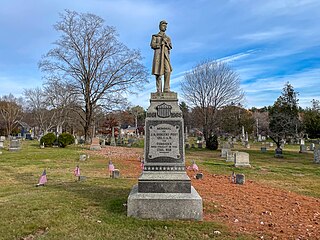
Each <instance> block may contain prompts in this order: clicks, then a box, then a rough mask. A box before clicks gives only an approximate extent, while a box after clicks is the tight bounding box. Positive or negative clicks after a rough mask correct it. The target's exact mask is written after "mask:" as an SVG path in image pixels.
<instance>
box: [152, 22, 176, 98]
mask: <svg viewBox="0 0 320 240" xmlns="http://www.w3.org/2000/svg"><path fill="white" fill-rule="evenodd" d="M159 29H160V32H159V33H157V34H154V35H152V39H151V44H150V45H151V48H152V49H153V50H154V56H153V63H152V74H153V75H155V76H156V86H157V92H158V93H161V92H170V74H171V72H172V67H171V64H170V50H171V49H172V44H171V39H170V38H169V37H168V36H167V35H166V34H165V31H166V30H167V22H166V21H164V20H163V21H161V22H160V24H159ZM162 75H164V88H163V91H162V79H161V77H162Z"/></svg>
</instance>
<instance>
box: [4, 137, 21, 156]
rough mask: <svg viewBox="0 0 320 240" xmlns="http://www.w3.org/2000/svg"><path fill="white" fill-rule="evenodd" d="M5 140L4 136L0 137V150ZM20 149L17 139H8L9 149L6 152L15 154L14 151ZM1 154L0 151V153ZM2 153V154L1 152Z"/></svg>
mask: <svg viewBox="0 0 320 240" xmlns="http://www.w3.org/2000/svg"><path fill="white" fill-rule="evenodd" d="M5 140H6V137H5V136H0V150H2V149H4V148H5V147H4V142H5ZM20 148H21V144H20V140H19V139H13V138H12V139H10V142H9V148H8V150H9V151H10V152H15V151H19V150H20ZM0 152H1V151H0ZM1 153H2V152H1Z"/></svg>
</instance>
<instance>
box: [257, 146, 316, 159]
mask: <svg viewBox="0 0 320 240" xmlns="http://www.w3.org/2000/svg"><path fill="white" fill-rule="evenodd" d="M301 146H305V145H300V151H299V153H305V152H306V150H307V149H306V148H301ZM266 151H267V149H266V147H261V152H266ZM309 151H313V156H314V157H313V158H314V162H315V163H320V147H319V148H316V147H315V144H314V143H311V144H310V148H309ZM274 156H275V157H276V158H283V155H282V149H281V148H277V149H276V150H275V155H274Z"/></svg>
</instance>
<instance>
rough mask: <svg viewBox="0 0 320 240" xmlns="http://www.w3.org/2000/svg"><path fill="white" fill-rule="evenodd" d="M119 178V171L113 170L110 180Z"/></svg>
mask: <svg viewBox="0 0 320 240" xmlns="http://www.w3.org/2000/svg"><path fill="white" fill-rule="evenodd" d="M119 177H120V171H119V169H115V170H113V171H112V178H119Z"/></svg>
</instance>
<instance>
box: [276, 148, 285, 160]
mask: <svg viewBox="0 0 320 240" xmlns="http://www.w3.org/2000/svg"><path fill="white" fill-rule="evenodd" d="M274 157H276V158H283V155H282V149H281V148H276V150H275V155H274Z"/></svg>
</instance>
